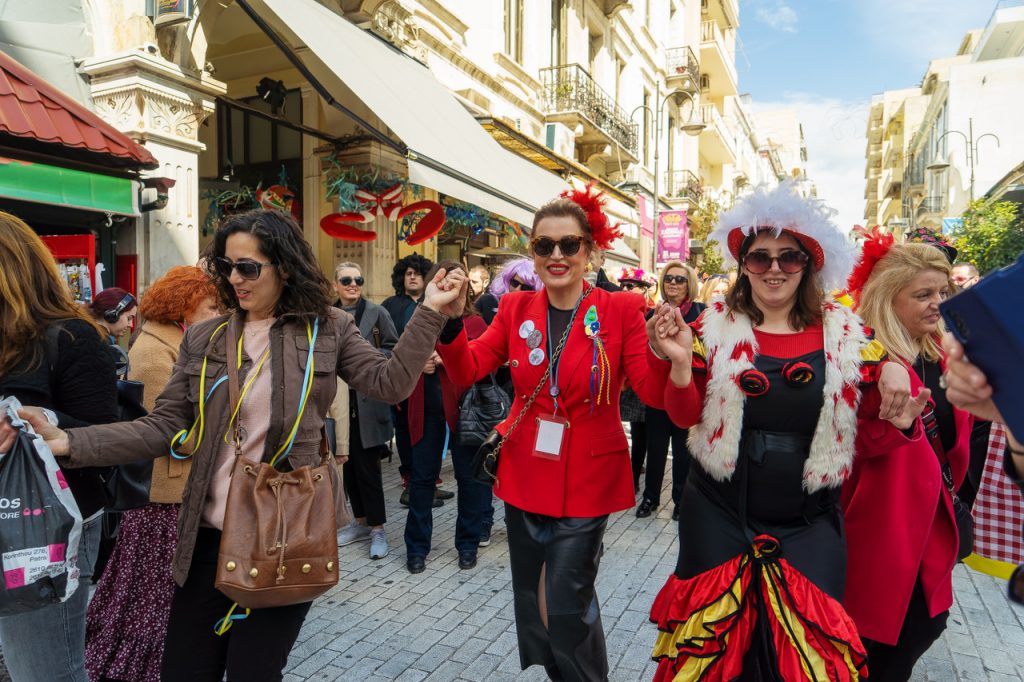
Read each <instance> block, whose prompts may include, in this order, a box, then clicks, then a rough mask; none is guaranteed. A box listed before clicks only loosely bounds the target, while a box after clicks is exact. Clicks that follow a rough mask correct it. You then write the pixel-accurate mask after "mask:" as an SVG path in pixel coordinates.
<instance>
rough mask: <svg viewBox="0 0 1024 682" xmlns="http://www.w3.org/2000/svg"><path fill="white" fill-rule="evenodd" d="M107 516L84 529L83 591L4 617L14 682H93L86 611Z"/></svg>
mask: <svg viewBox="0 0 1024 682" xmlns="http://www.w3.org/2000/svg"><path fill="white" fill-rule="evenodd" d="M101 524H102V517H101V516H97V517H96V518H94V519H93V520H91V521H86V522H85V523H84V524H83V525H82V539H81V541H80V543H79V546H78V569H79V570H80V571H81V576H80V578H79V582H78V589H76V590H75V593H74V594H72V595H71V597H69V598H68V600H67V601H65V602H63V603H61V604H50V605H49V606H44V607H43V608H41V609H35V610H34V611H29V612H27V613H19V614H16V615H13V616H4V617H3V618H0V645H2V646H3V649H4V660H5V661H6V663H7V670H8V671H9V672H10V673H11V678H12V679H13V680H14V682H35V681H36V680H39V681H41V680H46V682H89V675H88V673H86V671H85V611H86V607H87V606H88V605H89V590H90V587H91V585H90V583H91V582H92V581H91V580H90V578H92V571H93V567H94V565H95V563H96V553H97V551H98V550H99V547H100V526H101Z"/></svg>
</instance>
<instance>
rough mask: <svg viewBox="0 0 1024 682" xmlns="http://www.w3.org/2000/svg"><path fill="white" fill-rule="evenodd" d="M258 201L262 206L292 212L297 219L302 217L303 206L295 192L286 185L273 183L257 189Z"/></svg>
mask: <svg viewBox="0 0 1024 682" xmlns="http://www.w3.org/2000/svg"><path fill="white" fill-rule="evenodd" d="M256 201H257V202H258V203H259V205H260V206H261V207H262V208H266V209H271V210H278V211H284V212H285V213H291V214H292V215H293V216H294V217H295V219H296V220H299V219H300V218H302V208H301V205H300V204H299V202H298V200H297V199H296V198H295V192H293V191H292V190H290V189H288V188H287V187H285V186H284V185H271V186H270V187H267V188H266V189H259V190H256Z"/></svg>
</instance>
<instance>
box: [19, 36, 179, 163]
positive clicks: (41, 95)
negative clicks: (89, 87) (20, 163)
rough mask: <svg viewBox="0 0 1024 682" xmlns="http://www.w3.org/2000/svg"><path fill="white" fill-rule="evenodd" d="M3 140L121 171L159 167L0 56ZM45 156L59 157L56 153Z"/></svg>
mask: <svg viewBox="0 0 1024 682" xmlns="http://www.w3.org/2000/svg"><path fill="white" fill-rule="evenodd" d="M8 135H10V136H13V137H15V138H19V140H20V141H24V142H28V143H31V142H33V141H34V142H37V143H42V144H43V145H44V146H45V145H55V146H60V147H66V148H69V149H74V150H78V151H79V152H80V153H84V154H85V155H86V156H88V157H91V158H90V159H89V160H90V161H92V162H93V163H99V164H107V165H112V166H115V167H117V168H122V169H123V168H133V169H143V168H145V169H154V168H157V167H159V163H158V162H157V160H156V158H155V157H154V156H153V155H152V154H151V153H150V152H149V150H148V149H146V148H145V147H143V146H142V145H140V144H138V143H136V142H134V141H133V140H132V139H131V138H129V137H128V136H127V135H125V134H124V133H121V132H119V131H118V130H116V129H115V128H114V127H113V126H111V125H110V124H108V123H106V122H105V121H103V119H101V118H100V117H99V116H97V115H96V114H94V113H93V112H91V111H89V110H88V109H86V108H85V107H84V106H82V105H81V104H79V103H78V102H76V101H75V100H73V99H71V98H70V97H68V96H67V95H65V94H64V93H62V92H61V91H60V90H58V89H57V88H55V87H54V86H52V85H50V84H49V83H47V82H46V81H45V80H43V79H42V78H40V77H39V76H37V75H36V74H35V73H33V72H32V71H29V70H28V69H26V68H25V67H24V66H22V65H21V64H19V63H18V62H17V61H15V60H14V59H12V58H11V57H10V56H9V55H7V54H4V53H3V52H0V142H2V138H3V137H5V136H8ZM36 148H37V149H40V148H39V147H36ZM44 148H45V147H44ZM48 151H50V153H54V154H57V155H59V150H55V149H48ZM78 157H79V158H83V157H82V156H81V155H80V154H79V155H78Z"/></svg>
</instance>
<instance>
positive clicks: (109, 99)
mask: <svg viewBox="0 0 1024 682" xmlns="http://www.w3.org/2000/svg"><path fill="white" fill-rule="evenodd" d="M80 70H81V72H82V73H83V74H85V75H87V76H88V77H89V78H90V86H91V89H92V97H93V104H94V107H95V110H96V113H97V114H98V115H99V116H100V117H102V118H103V119H104V120H105V121H107V122H108V123H110V124H111V125H112V126H114V127H115V128H117V129H118V130H120V131H121V132H123V133H125V134H127V135H128V136H129V137H131V138H132V139H134V140H135V141H136V142H139V143H140V144H142V145H144V146H145V147H146V148H147V149H149V150H150V151H151V152H152V153H153V155H154V156H155V157H156V158H157V160H158V161H159V162H160V168H158V169H156V170H153V171H150V172H148V173H146V174H145V175H146V176H150V177H167V178H171V179H173V180H174V181H175V185H174V187H173V188H172V189H171V190H170V194H169V200H168V202H167V205H166V206H165V207H163V208H161V209H158V210H153V211H148V212H145V213H143V215H142V217H141V218H140V219H139V220H136V221H134V222H135V225H134V228H132V227H131V226H129V227H127V229H124V230H122V232H121V233H120V234H119V235H118V249H117V250H118V253H135V254H137V255H138V258H139V285H140V288H143V289H144V288H145V287H146V286H147V285H149V284H150V283H151V282H152V281H153V280H155V279H156V278H158V277H160V276H161V275H162V274H163V273H164V272H166V271H167V269H168V268H170V267H173V266H175V265H191V264H194V263H195V262H196V261H197V260H198V258H199V230H200V225H199V176H198V166H199V154H200V153H201V152H203V151H204V150H205V148H206V146H205V145H204V144H202V143H201V142H199V141H198V137H197V136H198V130H199V126H200V125H201V124H202V122H203V121H204V120H206V118H207V117H208V116H209V115H210V114H212V113H213V112H214V108H215V103H216V97H217V96H218V95H221V94H223V93H224V92H225V86H224V84H223V83H220V82H219V81H216V80H213V79H212V78H210V77H209V75H207V74H205V73H189V72H186V71H184V70H182V69H181V67H179V66H177V65H176V64H174V63H172V62H169V61H167V60H165V59H163V58H162V57H160V56H159V55H156V54H152V53H151V52H150V51H147V50H143V49H139V50H134V51H131V52H125V53H121V54H116V55H110V56H104V57H95V58H92V59H89V60H86V61H85V62H84V63H83V64H82V66H81V69H80ZM149 194H152V192H147V193H144V195H143V200H144V201H145V200H147V199H148V198H149V197H148V196H147V195H149ZM108 267H112V264H111V265H110V266H108Z"/></svg>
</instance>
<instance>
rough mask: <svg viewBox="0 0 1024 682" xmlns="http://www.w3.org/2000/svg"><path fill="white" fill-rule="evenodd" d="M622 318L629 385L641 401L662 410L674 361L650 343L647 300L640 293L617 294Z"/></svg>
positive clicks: (623, 343) (625, 366) (623, 363)
mask: <svg viewBox="0 0 1024 682" xmlns="http://www.w3.org/2000/svg"><path fill="white" fill-rule="evenodd" d="M613 300H615V301H616V302H618V303H619V305H620V306H621V308H620V318H621V320H622V366H623V369H624V370H625V374H626V378H627V379H629V385H630V387H632V389H633V390H634V391H635V392H636V394H637V396H639V398H640V401H641V402H643V403H644V404H646V405H650V406H651V407H655V408H658V409H662V408H663V407H664V403H665V383H666V381H667V379H668V375H669V371H670V370H671V368H672V364H671V363H670V362H669V361H668V360H664V359H661V358H659V357H658V356H657V355H655V354H654V351H652V350H651V348H650V346H649V344H648V343H647V330H646V323H645V321H644V300H643V298H642V297H641V296H638V295H636V294H628V293H625V294H621V295H619V294H617V295H616V296H615V297H613Z"/></svg>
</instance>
